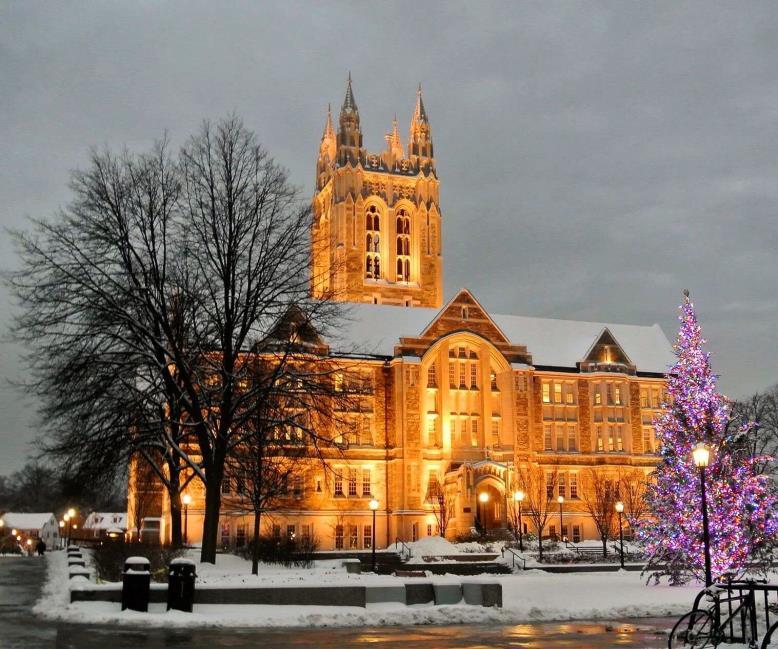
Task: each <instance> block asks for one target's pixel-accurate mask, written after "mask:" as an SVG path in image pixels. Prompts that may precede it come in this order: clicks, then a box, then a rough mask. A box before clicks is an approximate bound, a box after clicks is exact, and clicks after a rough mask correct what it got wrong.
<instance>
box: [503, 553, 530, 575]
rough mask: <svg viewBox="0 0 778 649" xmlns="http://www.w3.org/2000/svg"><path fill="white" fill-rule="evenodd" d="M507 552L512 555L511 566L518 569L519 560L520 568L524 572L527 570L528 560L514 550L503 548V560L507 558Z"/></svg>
mask: <svg viewBox="0 0 778 649" xmlns="http://www.w3.org/2000/svg"><path fill="white" fill-rule="evenodd" d="M506 551H507V552H509V553H510V555H511V566H513V567H514V568H515V567H516V560H517V559H518V560H519V562H520V566H519V567H520V568H521V569H522V570H526V569H527V559H526V558H525V557H523V556H521V555H520V554H519V553H518V552H516V550H514V549H513V548H503V549H502V556H503V558H505V552H506Z"/></svg>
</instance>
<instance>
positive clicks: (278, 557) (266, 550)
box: [235, 536, 319, 568]
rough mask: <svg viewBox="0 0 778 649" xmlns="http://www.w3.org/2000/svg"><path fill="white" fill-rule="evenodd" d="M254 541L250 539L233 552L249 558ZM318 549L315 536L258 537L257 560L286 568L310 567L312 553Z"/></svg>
mask: <svg viewBox="0 0 778 649" xmlns="http://www.w3.org/2000/svg"><path fill="white" fill-rule="evenodd" d="M256 542H257V541H256V540H252V541H251V542H250V543H249V544H248V545H246V546H244V547H242V548H237V549H236V550H235V554H237V555H238V556H240V557H243V558H244V559H248V560H251V556H252V551H253V548H254V543H256ZM318 549H319V541H318V540H317V539H316V537H315V536H312V537H308V536H303V537H283V538H273V537H269V536H260V537H259V560H260V561H261V562H263V563H278V564H281V565H283V566H285V567H287V568H292V567H295V568H310V567H311V566H313V558H314V554H315V552H316V550H318Z"/></svg>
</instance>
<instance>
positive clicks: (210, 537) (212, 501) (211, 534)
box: [200, 463, 224, 564]
mask: <svg viewBox="0 0 778 649" xmlns="http://www.w3.org/2000/svg"><path fill="white" fill-rule="evenodd" d="M223 475H224V464H223V463H222V464H221V466H220V467H219V468H218V470H217V469H216V468H214V469H212V470H211V471H209V472H208V474H207V475H206V480H207V482H206V485H205V513H204V516H203V545H202V549H201V550H200V561H201V562H202V563H214V564H215V563H216V547H217V545H218V539H219V513H220V511H221V486H222V478H223Z"/></svg>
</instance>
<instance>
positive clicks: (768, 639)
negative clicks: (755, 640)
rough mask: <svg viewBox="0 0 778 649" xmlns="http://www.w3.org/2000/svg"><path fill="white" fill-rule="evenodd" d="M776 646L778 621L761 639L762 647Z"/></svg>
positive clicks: (777, 645)
mask: <svg viewBox="0 0 778 649" xmlns="http://www.w3.org/2000/svg"><path fill="white" fill-rule="evenodd" d="M776 647H778V622H776V623H775V624H773V625H772V626H771V627H770V629H769V630H768V631H767V633H765V636H764V640H762V649H775V648H776Z"/></svg>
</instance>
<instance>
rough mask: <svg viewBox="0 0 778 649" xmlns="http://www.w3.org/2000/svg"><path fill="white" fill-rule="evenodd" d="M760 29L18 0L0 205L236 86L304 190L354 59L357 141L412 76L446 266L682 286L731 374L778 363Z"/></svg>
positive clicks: (372, 134) (429, 12)
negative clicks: (432, 149)
mask: <svg viewBox="0 0 778 649" xmlns="http://www.w3.org/2000/svg"><path fill="white" fill-rule="evenodd" d="M776 31H778V8H777V7H776V5H775V4H774V3H769V2H766V3H756V2H751V3H747V4H733V3H711V2H699V3H695V2H687V3H682V4H679V3H675V2H652V3H619V2H596V3H595V2H588V3H571V2H566V3H561V2H560V3H546V2H543V3H521V4H513V3H487V2H477V3H470V2H463V3H415V2H397V3H357V2H355V3H347V2H333V3H320V2H307V3H306V2H302V3H300V2H279V3H276V4H268V3H262V4H259V3H229V4H227V5H225V4H224V3H209V2H200V3H194V2H168V3H150V2H141V3H133V4H130V3H121V4H120V3H104V4H95V3H89V4H83V5H78V4H75V3H54V2H52V3H48V4H44V3H8V4H5V5H3V7H2V8H0V86H1V87H0V142H2V144H3V146H2V156H0V196H2V197H3V201H2V206H1V207H0V220H1V222H2V224H3V225H5V226H18V225H20V224H22V223H23V220H24V217H25V216H26V215H35V216H41V215H48V214H51V213H52V212H53V211H54V210H55V209H56V208H57V207H58V206H61V205H63V204H64V203H66V202H67V200H68V192H67V180H68V172H69V170H70V169H72V168H75V167H78V166H81V165H83V164H84V163H85V160H86V155H87V152H88V148H89V146H91V145H94V144H97V145H101V144H104V143H105V144H109V145H110V146H115V147H118V146H123V145H127V146H129V147H131V148H134V147H145V146H147V145H148V144H149V143H150V142H151V141H152V140H153V139H154V138H156V137H158V136H159V135H160V134H161V133H162V132H163V131H164V130H168V131H169V133H170V136H171V138H172V139H173V141H174V142H180V141H181V140H182V139H183V138H184V137H185V136H186V135H187V134H188V133H189V132H191V131H192V130H193V129H194V128H196V126H197V124H198V122H199V121H200V120H201V119H202V118H204V117H219V116H221V115H223V114H225V113H227V112H229V111H231V110H235V111H237V112H238V113H240V114H241V115H242V116H243V117H244V119H245V120H246V122H247V123H248V124H249V125H250V126H251V127H253V128H254V129H255V130H257V132H258V133H259V135H260V137H261V138H262V140H263V141H264V143H265V144H266V146H267V147H268V149H269V150H270V151H271V152H272V153H273V154H274V155H275V156H276V157H277V158H278V159H279V160H280V161H281V162H282V163H284V164H285V165H287V166H288V167H289V168H290V170H291V172H292V175H293V178H294V180H295V182H297V183H298V184H300V185H301V186H303V187H305V190H306V192H310V191H311V184H312V180H313V171H314V161H315V153H316V147H317V145H318V139H319V136H320V133H321V128H322V126H323V120H324V114H325V110H326V105H327V103H328V102H332V104H333V108H334V109H336V110H337V108H338V107H339V104H340V101H341V100H342V96H343V90H344V82H345V75H346V72H347V71H348V70H351V71H352V74H353V77H354V88H355V93H356V99H357V102H358V103H359V106H360V113H361V116H362V124H363V128H364V131H365V139H366V144H367V146H368V147H369V148H371V149H373V150H378V149H380V148H381V147H382V145H383V134H384V133H385V132H386V130H387V129H388V128H389V127H390V125H391V119H392V116H393V115H394V113H395V112H396V113H397V116H398V118H399V120H400V123H401V125H402V126H403V127H404V126H405V125H406V124H407V121H408V119H409V117H410V112H411V109H412V106H413V100H414V91H415V87H416V84H417V83H418V82H419V81H421V82H422V84H423V86H424V93H425V104H426V107H427V110H428V113H429V115H430V119H431V123H432V129H433V138H434V140H435V145H436V154H437V157H438V169H439V173H440V177H441V194H442V202H443V210H444V219H445V221H444V233H443V234H444V242H445V267H446V277H445V282H446V287H447V290H448V292H452V291H453V290H454V289H455V288H456V287H459V286H463V285H466V286H468V287H469V288H471V289H472V290H473V291H474V292H475V293H476V295H477V296H478V297H479V298H480V299H481V300H482V301H483V302H484V303H485V305H486V306H487V307H488V308H490V309H492V310H494V311H497V312H514V313H521V314H526V315H543V316H552V317H565V318H582V319H590V320H610V321H616V322H630V323H652V322H655V321H658V322H659V323H660V324H661V325H662V326H663V328H664V329H665V331H666V332H667V333H668V335H669V336H672V335H673V334H674V330H675V326H676V322H675V315H676V311H675V308H676V304H677V303H678V301H679V299H680V291H681V289H682V288H684V287H688V288H690V289H691V291H692V295H693V297H694V299H695V302H696V303H697V306H698V309H699V312H700V316H701V319H702V321H703V325H704V332H705V334H706V336H707V338H708V339H709V340H710V350H711V351H712V352H713V362H714V364H715V369H716V370H717V371H718V372H719V373H721V374H722V380H721V385H722V388H723V389H724V390H725V391H726V392H728V393H729V394H731V395H732V396H741V395H744V394H747V393H748V392H750V391H753V390H756V389H760V388H762V387H765V386H766V385H768V384H770V383H772V382H775V381H776V380H778V371H776V365H778V363H777V361H778V351H777V349H778V346H776V333H775V324H776V319H777V318H776V316H778V313H777V311H778V306H776V305H778V282H776V281H775V277H776V276H778V258H777V256H776V252H775V251H776V249H778V227H776V215H775V208H776V198H777V197H778V196H777V195H778V185H776V181H775V179H776V177H778V157H777V156H776V155H775V142H776V139H777V138H776V135H778V133H777V132H776V131H777V125H778V66H776V65H775V63H776V60H778V42H777V41H776V39H775V38H774V35H775V33H776ZM404 130H405V129H404V128H403V131H404ZM0 255H2V259H3V260H4V262H5V265H13V263H14V261H13V257H12V254H11V250H10V245H9V243H8V241H6V240H2V241H0ZM9 309H10V305H9V299H8V297H7V296H6V295H0V324H5V323H6V322H7V317H8V312H9ZM17 354H18V350H16V349H15V348H13V347H12V346H10V345H5V346H3V347H2V348H1V349H0V360H2V374H3V375H5V376H6V377H15V376H18V375H20V374H21V373H23V367H22V365H21V364H20V363H19V361H18V360H17ZM0 413H2V415H1V416H0V436H1V437H0V439H2V452H0V473H2V472H7V471H10V470H12V469H13V468H14V467H15V466H16V464H17V463H18V462H19V460H20V459H21V458H22V456H23V454H24V450H25V443H26V441H27V440H30V439H31V438H32V437H33V436H34V419H33V417H32V416H31V415H30V409H29V406H28V405H22V404H21V403H20V400H19V397H18V395H17V394H16V393H14V392H12V391H11V390H10V389H8V388H7V387H0Z"/></svg>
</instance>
